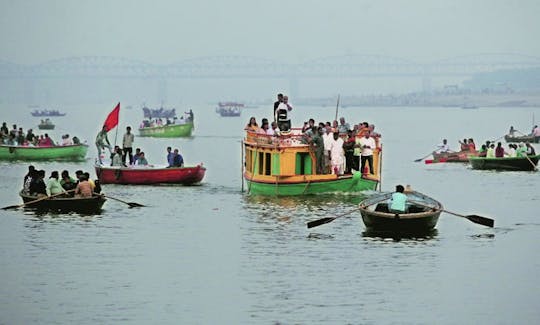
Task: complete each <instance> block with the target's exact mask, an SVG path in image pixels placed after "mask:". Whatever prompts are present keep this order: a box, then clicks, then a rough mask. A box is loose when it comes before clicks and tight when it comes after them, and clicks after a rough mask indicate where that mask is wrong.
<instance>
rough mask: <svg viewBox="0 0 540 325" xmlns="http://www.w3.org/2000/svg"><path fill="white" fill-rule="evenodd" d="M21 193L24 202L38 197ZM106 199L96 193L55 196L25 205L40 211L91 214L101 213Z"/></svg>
mask: <svg viewBox="0 0 540 325" xmlns="http://www.w3.org/2000/svg"><path fill="white" fill-rule="evenodd" d="M19 195H20V196H21V198H22V200H23V202H24V203H27V202H30V201H34V200H37V199H38V197H36V196H31V195H26V194H24V193H22V192H20V193H19ZM106 200H107V199H106V198H105V197H104V196H103V195H94V196H92V197H90V198H76V197H54V198H50V199H45V200H41V201H39V202H36V203H32V204H29V205H26V206H25V207H27V208H31V209H35V210H39V211H52V212H59V213H68V212H77V213H84V214H90V213H99V212H100V211H101V208H102V207H103V204H104V203H105V201H106Z"/></svg>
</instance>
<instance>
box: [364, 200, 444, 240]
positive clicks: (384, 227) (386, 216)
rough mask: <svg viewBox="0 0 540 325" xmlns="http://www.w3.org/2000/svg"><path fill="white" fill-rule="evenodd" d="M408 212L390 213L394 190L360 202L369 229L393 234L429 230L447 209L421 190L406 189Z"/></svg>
mask: <svg viewBox="0 0 540 325" xmlns="http://www.w3.org/2000/svg"><path fill="white" fill-rule="evenodd" d="M404 194H405V195H407V211H406V212H404V213H395V212H390V211H389V209H388V200H389V199H390V198H391V197H392V193H383V194H377V195H375V196H372V197H370V198H368V199H365V200H363V201H362V202H360V204H359V210H360V214H361V215H362V220H363V221H364V224H365V226H366V228H367V229H368V230H371V231H381V232H392V233H425V232H429V231H431V230H432V229H433V228H435V226H436V225H437V221H438V220H439V216H440V214H441V212H442V211H443V206H442V204H441V203H440V202H439V201H437V200H435V199H433V198H431V197H429V196H427V195H425V194H422V193H419V192H416V191H405V192H404Z"/></svg>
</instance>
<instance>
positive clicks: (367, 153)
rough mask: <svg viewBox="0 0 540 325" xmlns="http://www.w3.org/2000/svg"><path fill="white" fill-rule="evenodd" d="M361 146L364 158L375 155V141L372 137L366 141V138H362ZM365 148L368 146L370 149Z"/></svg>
mask: <svg viewBox="0 0 540 325" xmlns="http://www.w3.org/2000/svg"><path fill="white" fill-rule="evenodd" d="M359 142H360V146H361V149H362V156H372V155H373V149H375V146H376V145H375V139H373V138H372V137H369V138H367V139H366V137H362V138H360V140H359ZM364 146H368V147H369V148H364Z"/></svg>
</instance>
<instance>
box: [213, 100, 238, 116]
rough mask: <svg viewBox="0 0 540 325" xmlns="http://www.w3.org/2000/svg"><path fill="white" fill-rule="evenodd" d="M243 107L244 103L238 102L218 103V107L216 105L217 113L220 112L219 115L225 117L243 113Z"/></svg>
mask: <svg viewBox="0 0 540 325" xmlns="http://www.w3.org/2000/svg"><path fill="white" fill-rule="evenodd" d="M242 107H244V105H243V104H238V103H232V102H230V103H222V102H219V103H218V107H216V113H219V115H221V116H224V117H230V116H240V115H241V114H242Z"/></svg>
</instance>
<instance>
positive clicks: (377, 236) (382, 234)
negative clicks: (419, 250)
mask: <svg viewBox="0 0 540 325" xmlns="http://www.w3.org/2000/svg"><path fill="white" fill-rule="evenodd" d="M438 234H439V232H438V230H437V229H432V230H429V231H423V232H395V231H391V232H390V231H375V230H370V229H366V230H365V231H364V232H362V237H364V238H370V239H372V240H381V241H388V239H391V240H392V241H395V242H398V241H402V240H407V241H426V240H433V239H435V238H436V237H437V235H438Z"/></svg>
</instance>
